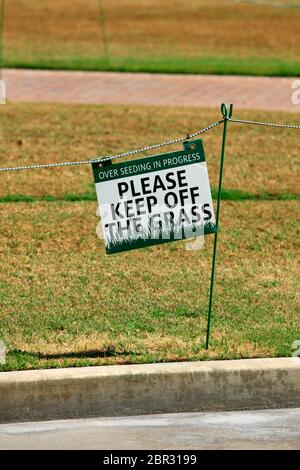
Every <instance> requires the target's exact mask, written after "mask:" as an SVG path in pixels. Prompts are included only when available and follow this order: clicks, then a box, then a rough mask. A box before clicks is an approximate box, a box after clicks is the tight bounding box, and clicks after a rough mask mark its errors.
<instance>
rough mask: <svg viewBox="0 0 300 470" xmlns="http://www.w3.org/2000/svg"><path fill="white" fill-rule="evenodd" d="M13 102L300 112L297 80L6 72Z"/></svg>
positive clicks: (108, 73) (29, 71)
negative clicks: (228, 105) (295, 97)
mask: <svg viewBox="0 0 300 470" xmlns="http://www.w3.org/2000/svg"><path fill="white" fill-rule="evenodd" d="M3 78H4V80H5V82H6V88H7V98H8V100H9V101H21V102H42V101H44V102H60V103H93V104H102V103H111V104H147V105H148V104H152V105H167V106H199V107H204V106H207V107H217V106H219V105H220V103H221V102H223V101H225V102H227V103H229V102H233V103H234V105H235V107H236V108H248V109H265V110H282V111H291V112H300V104H298V105H296V104H293V103H292V93H293V91H294V90H293V89H292V83H293V81H294V79H292V78H268V77H239V76H214V75H166V74H146V73H115V72H69V71H68V72H66V71H40V70H13V69H6V70H4V72H3Z"/></svg>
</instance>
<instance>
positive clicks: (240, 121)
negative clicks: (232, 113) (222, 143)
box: [228, 118, 300, 129]
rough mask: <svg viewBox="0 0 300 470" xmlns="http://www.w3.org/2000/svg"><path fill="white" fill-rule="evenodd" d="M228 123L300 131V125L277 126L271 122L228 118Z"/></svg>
mask: <svg viewBox="0 0 300 470" xmlns="http://www.w3.org/2000/svg"><path fill="white" fill-rule="evenodd" d="M228 121H230V122H235V123H238V124H251V125H253V126H268V127H281V128H286V129H300V125H299V126H297V125H294V124H277V123H273V122H260V121H246V120H245V119H232V118H228Z"/></svg>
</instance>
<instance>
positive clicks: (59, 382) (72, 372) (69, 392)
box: [0, 358, 300, 423]
mask: <svg viewBox="0 0 300 470" xmlns="http://www.w3.org/2000/svg"><path fill="white" fill-rule="evenodd" d="M0 397H1V400H0V422H2V423H4V422H23V421H35V420H49V419H67V418H84V417H92V416H99V417H100V416H125V415H138V414H150V413H177V412H193V411H204V410H205V411H209V410H223V411H224V410H246V409H263V408H284V407H300V359H298V358H279V359H241V360H234V361H203V362H182V363H167V364H147V365H125V366H103V367H83V368H78V369H77V368H75V369H74V368H73V369H71V368H70V369H54V370H35V371H21V372H3V373H1V374H0Z"/></svg>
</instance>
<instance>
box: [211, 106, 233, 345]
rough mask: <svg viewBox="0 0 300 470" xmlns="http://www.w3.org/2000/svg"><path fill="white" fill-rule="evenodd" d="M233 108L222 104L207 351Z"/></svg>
mask: <svg viewBox="0 0 300 470" xmlns="http://www.w3.org/2000/svg"><path fill="white" fill-rule="evenodd" d="M232 108H233V105H232V104H231V105H230V107H229V110H228V108H227V105H226V104H225V103H222V106H221V112H222V114H223V118H224V126H223V140H222V150H221V161H220V176H219V188H218V201H217V212H216V229H215V238H214V248H213V258H212V267H211V278H210V289H209V304H208V317H207V331H206V343H205V348H206V349H208V345H209V333H210V325H211V313H212V302H213V291H214V281H215V268H216V258H217V243H218V228H219V217H220V209H221V198H222V180H223V169H224V158H225V145H226V132H227V123H228V119H230V118H231V116H232Z"/></svg>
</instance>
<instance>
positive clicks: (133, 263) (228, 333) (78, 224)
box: [0, 104, 300, 370]
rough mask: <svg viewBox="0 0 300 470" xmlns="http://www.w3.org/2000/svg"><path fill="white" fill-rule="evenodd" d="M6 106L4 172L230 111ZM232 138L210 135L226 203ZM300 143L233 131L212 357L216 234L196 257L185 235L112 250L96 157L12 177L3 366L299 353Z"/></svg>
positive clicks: (291, 135) (133, 143) (1, 294)
mask: <svg viewBox="0 0 300 470" xmlns="http://www.w3.org/2000/svg"><path fill="white" fill-rule="evenodd" d="M0 112H1V122H2V124H3V125H2V131H3V132H2V134H0V139H1V145H0V165H1V166H15V165H19V164H21V165H26V164H30V163H47V162H61V161H67V160H72V161H74V160H81V159H82V158H92V157H93V156H95V155H107V154H114V153H119V152H121V151H123V150H129V149H132V148H137V147H143V146H144V145H145V144H149V145H150V144H151V143H157V142H161V141H164V140H166V138H176V137H178V136H181V135H184V134H185V133H186V132H191V131H192V130H196V129H199V128H200V127H204V126H205V125H207V124H209V123H211V122H212V121H215V120H217V119H218V118H219V111H218V110H208V109H207V110H205V109H203V110H201V113H199V111H197V112H195V109H190V108H179V107H178V108H164V107H143V106H82V105H70V106H65V105H56V104H51V105H50V104H40V105H32V104H8V105H6V106H3V107H2V108H0ZM238 117H241V118H244V119H255V120H262V121H271V122H276V121H277V120H278V116H277V113H267V112H260V111H257V112H254V111H253V112H251V113H250V112H249V111H241V112H239V113H238ZM281 119H282V121H283V122H287V123H293V122H296V123H297V120H298V119H299V116H298V115H297V114H294V115H292V114H287V113H282V115H281ZM221 136H222V127H221V126H220V127H219V128H216V129H215V130H213V131H211V132H208V133H207V134H204V136H203V141H204V148H205V153H206V160H207V165H208V171H209V177H210V181H211V184H212V189H213V191H212V192H213V197H214V198H216V194H217V192H216V188H217V184H218V174H219V162H220V145H221ZM298 141H299V132H298V131H297V130H288V129H268V128H267V129H266V128H261V127H257V128H256V127H250V126H236V125H234V124H231V125H230V127H229V132H228V140H227V149H226V161H225V173H224V181H223V182H224V190H223V193H222V198H223V201H222V206H221V219H220V237H219V250H218V258H217V271H216V292H215V301H214V308H213V323H212V336H211V346H210V349H209V351H206V350H205V349H204V339H205V329H206V320H207V302H208V289H209V278H210V268H211V255H212V243H213V236H207V237H205V244H204V247H203V248H202V249H200V250H196V251H190V250H186V242H181V241H180V242H174V243H167V244H164V245H157V246H156V247H148V248H144V249H141V250H135V251H131V252H124V253H121V254H115V255H109V256H107V255H106V254H105V249H104V244H103V242H102V241H101V242H100V241H99V240H98V238H97V236H96V226H97V224H98V223H99V218H98V216H97V215H96V209H97V202H96V196H95V189H94V183H93V174H92V170H91V167H90V165H81V166H78V167H61V168H59V169H58V168H49V169H47V170H45V169H40V170H32V171H18V172H7V173H6V172H3V173H0V179H1V189H0V202H1V204H0V223H1V225H0V227H1V229H0V233H1V243H0V257H1V263H0V339H3V340H4V341H5V344H6V345H7V348H8V356H7V363H6V364H5V365H2V366H1V368H2V370H15V369H32V368H42V367H46V368H48V367H71V366H86V365H96V364H98V365H104V364H127V363H146V362H162V361H177V360H179V361H181V360H203V359H233V358H242V357H243V358H247V357H265V356H271V357H277V356H290V355H291V354H292V350H291V345H292V343H293V341H294V340H296V339H299V338H300V322H299V297H298V294H297V289H298V285H299V275H298V258H297V254H298V251H299V230H300V227H299V222H298V220H299V176H298V175H299V150H298V149H299V145H298V144H299V142H298ZM179 148H180V146H178V145H177V146H175V147H174V146H173V147H171V148H170V147H169V148H166V149H165V150H166V151H169V149H170V150H171V149H174V150H175V149H176V150H178V149H179ZM187 243H191V242H187Z"/></svg>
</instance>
